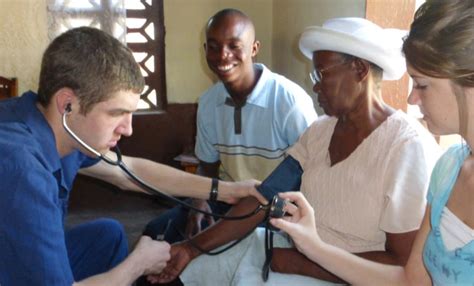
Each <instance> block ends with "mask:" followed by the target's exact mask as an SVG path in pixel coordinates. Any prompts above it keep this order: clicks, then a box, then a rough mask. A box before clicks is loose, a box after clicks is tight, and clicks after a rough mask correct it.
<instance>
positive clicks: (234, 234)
mask: <svg viewBox="0 0 474 286" xmlns="http://www.w3.org/2000/svg"><path fill="white" fill-rule="evenodd" d="M302 173H303V171H302V169H301V167H300V165H299V164H298V161H296V160H295V159H293V158H292V157H290V156H288V157H287V158H286V159H285V160H284V161H283V162H282V163H281V164H280V165H279V166H278V167H277V168H276V169H275V170H274V171H273V172H272V173H271V174H270V176H268V177H267V178H266V179H265V181H264V182H263V183H262V184H261V185H260V186H259V187H258V189H259V190H260V191H261V192H262V194H264V195H265V197H266V198H267V199H268V200H271V198H273V196H274V195H276V193H277V192H278V191H289V190H294V189H299V186H300V183H301V175H302ZM258 204H259V203H258V201H256V200H255V199H253V198H251V197H249V198H246V199H243V200H241V202H239V204H237V205H235V206H234V207H233V208H231V210H230V211H229V212H228V213H227V215H233V216H234V215H243V214H248V213H250V212H251V211H253V210H255V209H256V208H257V207H258ZM265 216H266V214H265V212H264V211H260V212H258V213H257V214H256V215H253V216H251V217H250V218H247V219H244V220H239V221H230V220H220V221H219V222H217V223H216V224H214V225H213V226H212V227H210V228H208V229H206V230H205V231H203V232H202V233H200V234H199V235H197V236H195V237H194V238H193V239H192V243H190V242H184V243H181V244H177V245H173V247H172V251H171V252H172V259H171V262H170V264H169V267H167V268H166V269H165V271H163V274H162V275H161V276H160V279H161V280H159V281H160V282H167V281H171V280H173V279H174V278H175V277H177V276H178V275H179V274H180V273H181V271H182V270H183V269H184V267H186V265H187V264H188V263H189V262H190V261H191V260H192V259H194V258H195V257H197V256H198V255H200V254H201V253H200V251H199V250H198V249H196V248H195V247H194V246H193V245H197V246H198V247H199V248H200V249H204V250H207V251H210V250H212V249H214V248H216V247H218V246H221V245H223V244H225V243H228V242H230V241H232V240H235V239H239V238H242V237H243V236H244V235H245V234H247V233H249V232H251V231H252V230H253V229H254V228H255V227H256V226H257V225H258V224H259V223H260V222H261V221H262V220H263V219H264V218H265ZM175 248H176V250H177V251H176V253H177V255H176V259H174V256H173V253H174V251H173V250H174V249H175Z"/></svg>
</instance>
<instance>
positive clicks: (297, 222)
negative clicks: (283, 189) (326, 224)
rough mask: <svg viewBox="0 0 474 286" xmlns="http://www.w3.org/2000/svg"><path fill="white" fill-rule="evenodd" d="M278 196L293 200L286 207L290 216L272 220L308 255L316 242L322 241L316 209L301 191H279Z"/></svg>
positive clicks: (272, 222)
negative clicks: (316, 219)
mask: <svg viewBox="0 0 474 286" xmlns="http://www.w3.org/2000/svg"><path fill="white" fill-rule="evenodd" d="M278 196H280V198H282V199H286V200H288V201H290V202H291V203H287V204H286V205H285V207H284V210H285V211H286V213H287V214H289V215H290V216H285V217H283V218H278V219H276V218H272V219H271V220H270V222H271V224H273V225H274V226H275V227H277V228H279V229H281V230H283V231H285V232H286V233H288V234H289V235H290V236H291V238H292V239H293V241H294V243H295V245H296V248H297V249H298V250H299V251H300V252H302V253H304V254H305V255H307V254H308V253H310V251H311V249H312V248H313V246H314V245H315V244H317V243H320V242H321V239H320V237H319V235H318V233H317V231H316V223H315V220H314V210H313V208H312V207H311V205H310V204H309V203H308V201H307V200H306V198H305V197H304V196H303V194H302V193H301V192H287V193H279V194H278Z"/></svg>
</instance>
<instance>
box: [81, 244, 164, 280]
mask: <svg viewBox="0 0 474 286" xmlns="http://www.w3.org/2000/svg"><path fill="white" fill-rule="evenodd" d="M169 258H170V246H169V244H168V243H166V242H162V241H154V240H152V239H151V238H149V237H147V236H142V237H141V238H140V240H139V241H138V243H137V246H136V247H135V250H134V251H133V252H132V253H131V254H130V255H129V256H128V257H127V258H126V259H125V260H124V261H123V262H122V263H120V264H119V265H117V266H116V267H114V268H113V269H111V270H110V271H108V272H106V273H102V274H99V275H95V276H92V277H89V278H87V279H84V280H82V281H80V282H76V283H74V284H73V285H75V286H94V285H117V286H121V285H124V286H126V285H132V283H133V282H134V281H135V280H136V279H137V278H138V277H140V276H141V275H147V274H157V273H159V272H161V270H162V269H163V268H164V267H165V266H166V263H167V261H168V260H169Z"/></svg>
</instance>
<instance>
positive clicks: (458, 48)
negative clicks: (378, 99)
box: [403, 0, 474, 135]
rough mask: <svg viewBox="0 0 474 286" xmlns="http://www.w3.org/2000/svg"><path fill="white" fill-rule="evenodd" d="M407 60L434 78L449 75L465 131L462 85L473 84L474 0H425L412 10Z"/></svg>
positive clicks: (461, 123) (460, 121)
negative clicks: (412, 16) (413, 17)
mask: <svg viewBox="0 0 474 286" xmlns="http://www.w3.org/2000/svg"><path fill="white" fill-rule="evenodd" d="M403 52H404V53H405V57H406V59H407V63H408V64H410V65H411V66H412V67H413V68H414V69H416V70H418V71H419V72H421V73H423V74H425V75H427V76H430V77H434V78H445V79H450V80H451V83H452V86H453V92H454V94H455V95H456V99H457V103H458V110H459V124H460V127H459V128H460V133H461V135H465V134H466V132H467V123H468V122H467V121H468V108H467V105H466V95H465V92H464V90H463V87H469V88H472V87H474V0H428V1H427V2H425V3H424V4H423V5H422V6H420V8H419V9H418V10H417V11H416V13H415V19H414V21H413V23H412V24H411V28H410V33H409V35H408V37H407V38H406V39H405V41H404V43H403Z"/></svg>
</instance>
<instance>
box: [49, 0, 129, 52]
mask: <svg viewBox="0 0 474 286" xmlns="http://www.w3.org/2000/svg"><path fill="white" fill-rule="evenodd" d="M124 2H125V0H47V9H48V36H49V39H50V40H52V39H54V38H55V37H56V36H58V35H59V34H61V33H63V32H65V31H67V30H69V29H72V28H76V27H81V26H89V27H95V28H98V29H101V30H103V31H105V32H107V33H109V34H111V35H112V36H114V37H116V38H117V39H119V40H120V41H121V42H122V43H124V44H125V36H126V33H127V28H126V24H125V19H126V10H125V4H124Z"/></svg>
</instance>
